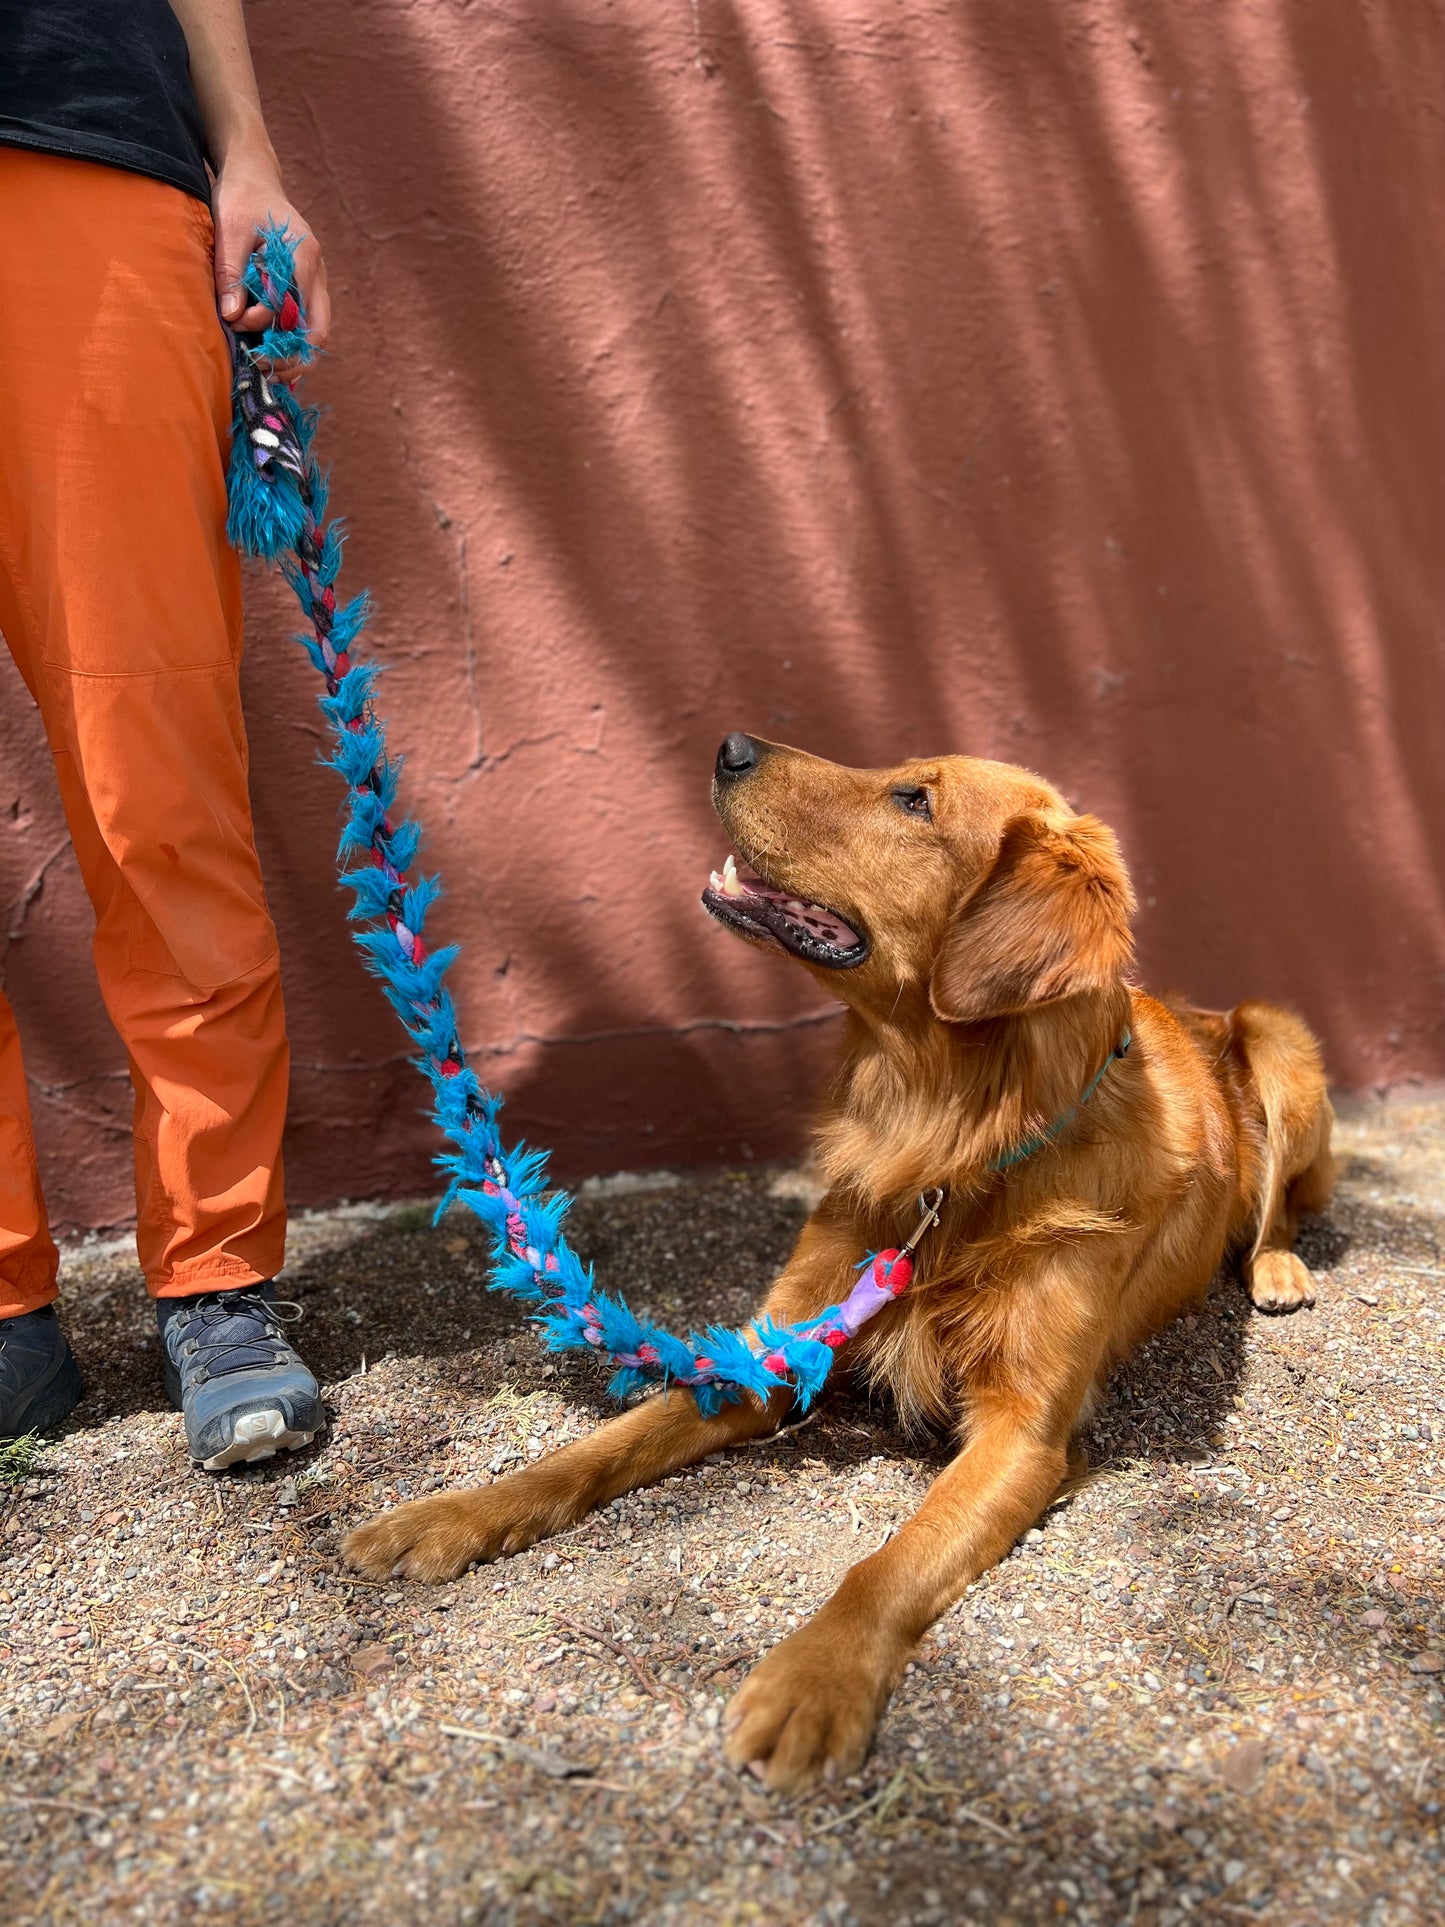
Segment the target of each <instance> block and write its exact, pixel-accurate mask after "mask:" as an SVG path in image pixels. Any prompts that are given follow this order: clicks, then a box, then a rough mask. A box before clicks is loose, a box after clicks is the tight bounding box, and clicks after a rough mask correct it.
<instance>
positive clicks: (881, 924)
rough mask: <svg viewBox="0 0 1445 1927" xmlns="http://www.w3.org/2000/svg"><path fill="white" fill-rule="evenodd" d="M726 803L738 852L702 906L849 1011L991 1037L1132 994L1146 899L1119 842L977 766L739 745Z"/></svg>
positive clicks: (961, 760)
mask: <svg viewBox="0 0 1445 1927" xmlns="http://www.w3.org/2000/svg"><path fill="white" fill-rule="evenodd" d="M713 805H714V807H715V808H716V810H717V813H718V816H719V817H720V818H721V820H722V823H723V827H724V829H725V830H726V831H727V833H728V836H729V838H730V840H731V842H732V844H733V846H734V849H735V851H736V855H735V856H732V855H730V856H729V857H728V859H727V861H726V863H725V865H724V867H723V869H722V870H721V871H720V872H719V871H714V872H713V875H712V878H711V881H710V884H709V887H708V889H707V890H705V891H704V893H703V899H702V900H703V903H704V905H705V906H706V908H707V909H708V910H709V911H710V912H711V913H712V915H713V916H714V917H716V918H717V919H718V921H719V922H721V923H725V924H727V925H728V926H729V928H730V929H733V930H736V931H737V932H739V934H740V935H742V936H744V937H747V938H749V939H750V940H752V941H753V942H755V943H761V944H763V945H766V946H767V947H769V948H771V949H776V950H782V951H785V952H787V953H788V954H790V955H791V956H794V957H796V958H797V959H798V960H799V961H800V962H801V963H803V964H805V965H806V966H807V968H808V969H809V970H810V971H812V972H813V973H814V974H815V975H817V976H819V977H820V978H823V979H826V981H827V983H828V987H829V988H830V989H831V990H832V991H833V992H834V993H835V994H836V995H838V996H840V997H841V998H842V999H843V1000H844V1002H845V1003H848V1004H851V1005H853V1006H854V1007H855V1008H856V1009H858V1010H859V1011H860V1012H862V1013H864V1014H869V1013H877V1014H878V1015H880V1016H885V1017H886V1015H887V1014H888V1012H889V1010H890V1009H897V1008H898V1007H899V1006H900V1003H901V1002H902V1001H903V1000H905V999H907V1000H909V1002H910V1003H913V1004H917V1003H919V1002H921V1001H922V1000H923V999H924V998H926V1001H927V1003H928V1005H930V1006H931V1008H932V1012H933V1014H934V1016H935V1017H938V1018H943V1019H947V1020H948V1021H950V1022H952V1023H958V1024H964V1023H977V1022H981V1021H983V1020H985V1019H988V1018H994V1017H1004V1016H1009V1015H1013V1014H1015V1013H1018V1012H1022V1011H1025V1010H1029V1009H1032V1008H1035V1007H1037V1006H1040V1005H1046V1004H1052V1003H1057V1002H1059V1001H1061V1000H1062V999H1064V998H1068V997H1073V996H1077V995H1079V994H1081V993H1083V992H1085V991H1090V990H1107V989H1108V988H1110V987H1111V986H1112V985H1114V984H1117V982H1118V981H1119V977H1120V973H1121V972H1122V971H1123V970H1124V969H1125V968H1126V967H1127V966H1128V964H1129V962H1130V959H1131V957H1132V954H1133V945H1132V938H1131V935H1130V929H1129V919H1130V916H1131V915H1132V912H1133V909H1134V897H1133V892H1132V890H1131V889H1130V887H1129V879H1128V876H1127V874H1126V872H1125V869H1124V865H1123V862H1122V860H1121V858H1120V855H1119V850H1118V845H1117V844H1116V843H1115V840H1114V837H1113V834H1112V832H1111V831H1109V830H1108V829H1106V828H1105V826H1104V825H1103V824H1102V823H1101V822H1099V821H1098V819H1097V818H1096V817H1092V816H1078V815H1075V813H1074V812H1073V811H1072V810H1071V809H1070V808H1069V806H1068V805H1067V804H1066V803H1065V801H1064V799H1063V798H1062V797H1061V796H1060V795H1059V794H1058V792H1057V791H1056V790H1054V789H1052V788H1050V786H1049V785H1048V784H1047V783H1044V782H1042V781H1040V779H1039V778H1038V777H1037V776H1034V775H1032V774H1031V773H1030V772H1029V771H1027V770H1023V769H1016V768H1014V767H1013V766H1012V765H1010V764H1007V763H989V762H983V761H981V760H979V759H978V758H976V757H971V756H940V757H932V758H929V759H927V760H921V761H914V762H908V763H901V764H899V765H898V766H897V767H896V768H894V769H881V770H878V769H845V768H842V767H841V766H840V765H839V764H837V763H829V762H825V761H823V760H822V759H821V758H820V757H817V756H809V755H806V754H804V753H803V752H802V751H801V750H796V749H788V748H785V747H784V746H783V745H781V744H777V743H767V742H763V741H761V740H760V739H759V738H757V737H753V736H744V735H741V734H734V735H732V736H729V737H728V739H727V741H726V742H725V743H724V744H723V746H722V748H721V749H720V750H719V752H718V758H717V766H716V771H715V774H714V777H713Z"/></svg>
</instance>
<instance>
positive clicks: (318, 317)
mask: <svg viewBox="0 0 1445 1927" xmlns="http://www.w3.org/2000/svg"><path fill="white" fill-rule="evenodd" d="M306 324H307V327H308V329H309V330H310V334H311V345H312V347H313V348H324V347H325V346H326V344H327V342H328V341H329V340H330V338H331V296H330V295H329V294H328V293H327V291H326V281H325V279H324V277H323V279H322V281H321V283H320V285H319V286H318V287H317V288H316V289H315V290H314V291H313V293H312V296H311V300H310V302H309V303H308V304H307V309H306Z"/></svg>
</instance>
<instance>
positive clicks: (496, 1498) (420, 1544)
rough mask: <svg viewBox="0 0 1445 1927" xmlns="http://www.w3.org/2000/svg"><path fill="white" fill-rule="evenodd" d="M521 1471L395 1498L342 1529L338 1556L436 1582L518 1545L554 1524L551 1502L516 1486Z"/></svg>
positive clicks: (371, 1570) (366, 1568)
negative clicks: (477, 1484) (393, 1504)
mask: <svg viewBox="0 0 1445 1927" xmlns="http://www.w3.org/2000/svg"><path fill="white" fill-rule="evenodd" d="M525 1477H526V1475H525V1474H524V1473H519V1474H514V1475H513V1477H512V1478H510V1479H503V1480H502V1481H501V1482H500V1483H499V1484H497V1485H493V1486H487V1487H485V1488H483V1489H482V1490H480V1491H472V1492H438V1493H436V1494H435V1495H434V1496H433V1497H432V1498H429V1499H413V1500H411V1501H410V1502H409V1503H408V1504H407V1505H399V1506H398V1507H397V1508H396V1510H395V1511H394V1512H383V1513H382V1514H381V1516H380V1517H379V1518H376V1519H370V1520H368V1521H367V1523H366V1524H365V1525H364V1526H358V1527H357V1528H356V1530H355V1531H354V1532H348V1533H347V1535H346V1537H345V1538H344V1539H343V1540H342V1542H341V1556H342V1557H343V1558H344V1559H345V1560H346V1562H347V1564H348V1565H352V1566H355V1567H356V1569H357V1571H358V1572H364V1573H365V1574H366V1575H367V1577H368V1578H370V1579H389V1578H390V1577H391V1576H392V1575H393V1574H398V1575H400V1576H401V1577H403V1578H407V1579H425V1580H430V1581H432V1582H434V1583H435V1582H438V1581H440V1580H443V1579H455V1578H456V1576H457V1574H458V1573H460V1572H465V1571H466V1569H467V1567H468V1566H470V1565H472V1564H474V1563H477V1562H482V1561H486V1560H489V1559H500V1558H501V1557H502V1555H503V1554H504V1553H508V1552H525V1551H526V1549H527V1547H528V1546H530V1545H534V1544H535V1543H536V1541H537V1540H538V1539H542V1538H545V1537H546V1536H547V1534H548V1533H549V1532H555V1531H556V1530H557V1526H558V1524H559V1521H557V1520H556V1519H555V1518H554V1517H553V1515H552V1510H551V1508H550V1507H548V1506H542V1505H538V1504H537V1503H535V1500H534V1498H533V1496H532V1495H530V1494H528V1493H527V1492H525V1491H523V1490H518V1488H519V1487H521V1486H522V1483H523V1480H524V1479H525ZM509 1488H510V1489H509Z"/></svg>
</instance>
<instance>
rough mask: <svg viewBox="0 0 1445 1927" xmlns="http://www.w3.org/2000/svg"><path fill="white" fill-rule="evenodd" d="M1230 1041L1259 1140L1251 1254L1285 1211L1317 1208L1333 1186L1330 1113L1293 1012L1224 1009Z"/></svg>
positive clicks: (1250, 1189) (1313, 1045)
mask: <svg viewBox="0 0 1445 1927" xmlns="http://www.w3.org/2000/svg"><path fill="white" fill-rule="evenodd" d="M1229 1041H1230V1044H1231V1046H1232V1048H1233V1051H1234V1053H1235V1054H1236V1056H1237V1057H1238V1058H1239V1059H1240V1060H1241V1061H1242V1062H1243V1064H1244V1066H1245V1067H1246V1069H1247V1070H1248V1073H1249V1080H1250V1083H1251V1084H1252V1086H1253V1089H1254V1094H1255V1097H1256V1100H1257V1102H1258V1106H1259V1113H1260V1116H1259V1123H1260V1126H1261V1133H1262V1137H1263V1144H1262V1145H1261V1146H1260V1156H1259V1161H1258V1166H1257V1169H1256V1171H1255V1173H1254V1178H1253V1182H1252V1183H1248V1181H1247V1194H1248V1224H1249V1226H1250V1229H1251V1230H1252V1231H1253V1242H1252V1247H1251V1250H1250V1256H1251V1257H1257V1256H1258V1255H1259V1253H1260V1251H1261V1250H1262V1249H1263V1248H1264V1246H1265V1244H1266V1242H1267V1241H1268V1240H1269V1238H1270V1235H1271V1233H1272V1232H1274V1231H1275V1230H1276V1229H1277V1228H1278V1226H1279V1225H1280V1223H1281V1222H1282V1220H1283V1219H1284V1218H1285V1216H1286V1213H1287V1212H1289V1213H1293V1214H1296V1215H1297V1214H1298V1213H1299V1212H1301V1211H1323V1210H1324V1208H1325V1206H1326V1205H1327V1204H1328V1203H1329V1201H1330V1196H1331V1193H1332V1192H1333V1190H1334V1178H1335V1164H1334V1157H1333V1155H1332V1154H1331V1151H1330V1127H1331V1125H1332V1124H1333V1123H1334V1111H1333V1110H1332V1109H1331V1107H1330V1100H1329V1096H1328V1094H1327V1089H1326V1084H1325V1068H1324V1062H1323V1060H1322V1058H1321V1056H1320V1047H1319V1045H1318V1043H1317V1042H1316V1041H1315V1038H1314V1037H1313V1035H1312V1034H1311V1032H1310V1031H1309V1030H1308V1029H1307V1028H1306V1026H1305V1025H1304V1024H1303V1023H1302V1022H1301V1020H1300V1019H1299V1018H1298V1017H1296V1016H1295V1015H1294V1013H1293V1011H1288V1010H1281V1009H1280V1008H1279V1007H1278V1006H1277V1005H1275V1004H1258V1003H1250V1004H1240V1005H1238V1006H1237V1007H1236V1008H1235V1009H1234V1010H1232V1011H1231V1012H1230V1013H1229Z"/></svg>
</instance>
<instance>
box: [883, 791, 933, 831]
mask: <svg viewBox="0 0 1445 1927" xmlns="http://www.w3.org/2000/svg"><path fill="white" fill-rule="evenodd" d="M893 801H894V802H895V803H896V804H897V805H898V807H899V809H900V810H902V812H903V814H904V815H905V816H921V817H922V818H923V820H924V822H925V823H931V822H932V821H933V805H932V804H931V803H930V802H929V800H928V791H927V790H894V792H893Z"/></svg>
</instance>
